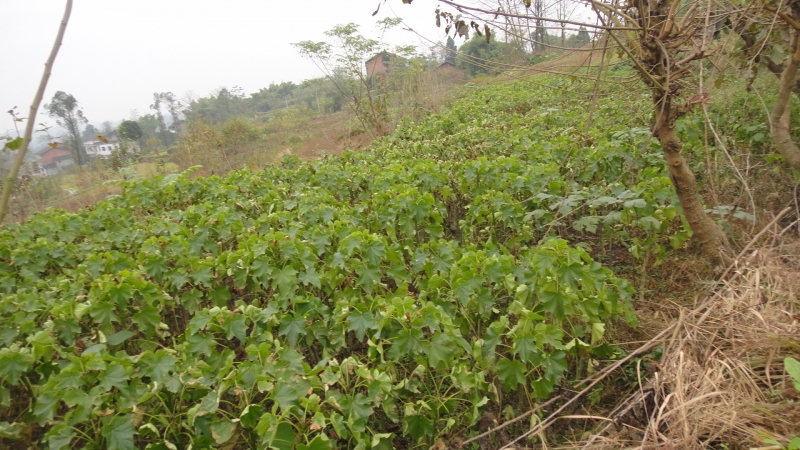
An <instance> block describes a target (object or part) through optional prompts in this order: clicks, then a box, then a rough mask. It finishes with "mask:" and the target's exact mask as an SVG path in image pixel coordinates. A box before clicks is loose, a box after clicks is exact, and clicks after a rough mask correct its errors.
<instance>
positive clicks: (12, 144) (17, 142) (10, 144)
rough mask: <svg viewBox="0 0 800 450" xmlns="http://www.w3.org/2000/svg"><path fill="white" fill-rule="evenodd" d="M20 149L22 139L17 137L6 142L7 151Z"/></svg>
mask: <svg viewBox="0 0 800 450" xmlns="http://www.w3.org/2000/svg"><path fill="white" fill-rule="evenodd" d="M20 147H22V138H21V137H17V138H14V139H12V140H10V141H7V142H6V148H7V149H9V150H19V148H20Z"/></svg>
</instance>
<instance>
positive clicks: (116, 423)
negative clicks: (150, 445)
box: [103, 416, 136, 450]
mask: <svg viewBox="0 0 800 450" xmlns="http://www.w3.org/2000/svg"><path fill="white" fill-rule="evenodd" d="M134 434H136V429H134V427H133V423H132V422H131V418H130V417H129V416H115V417H114V418H113V419H111V420H110V421H108V423H106V425H104V426H103V437H104V438H105V439H106V447H105V448H107V449H108V450H134V449H135V447H134V445H133V435H134Z"/></svg>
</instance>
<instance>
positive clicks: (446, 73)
mask: <svg viewBox="0 0 800 450" xmlns="http://www.w3.org/2000/svg"><path fill="white" fill-rule="evenodd" d="M435 70H436V73H438V74H440V75H442V76H443V77H445V78H448V79H450V80H451V81H454V82H456V83H460V82H462V81H464V80H466V79H467V74H466V73H464V71H463V70H462V69H459V68H458V67H456V65H455V64H453V63H451V62H447V61H445V62H443V63H442V64H440V65H439V67H437V68H436V69H435Z"/></svg>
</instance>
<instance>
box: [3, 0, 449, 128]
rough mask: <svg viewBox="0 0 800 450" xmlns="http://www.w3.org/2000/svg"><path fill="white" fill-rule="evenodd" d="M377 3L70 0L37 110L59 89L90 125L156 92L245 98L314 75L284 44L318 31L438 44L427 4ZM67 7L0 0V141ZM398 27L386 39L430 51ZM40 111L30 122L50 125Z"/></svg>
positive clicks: (56, 0) (58, 1)
mask: <svg viewBox="0 0 800 450" xmlns="http://www.w3.org/2000/svg"><path fill="white" fill-rule="evenodd" d="M378 2H379V1H378V0H303V1H297V0H294V1H286V0H76V1H75V2H74V6H73V10H72V17H71V19H70V22H69V26H68V27H67V32H66V36H65V39H64V45H63V46H62V47H61V50H60V52H59V54H58V58H57V59H56V63H55V68H54V71H53V75H52V77H51V78H50V82H49V83H48V87H47V92H46V94H45V97H44V101H43V102H42V106H44V104H45V103H48V102H49V101H50V99H51V98H52V97H53V94H54V93H55V92H56V91H65V92H67V93H70V94H72V95H74V96H75V98H76V99H77V100H78V102H79V103H80V104H81V105H82V106H83V110H84V113H85V114H86V117H87V118H88V119H89V121H90V122H91V123H93V124H95V125H98V126H99V125H100V124H101V123H102V122H103V121H105V120H110V121H113V122H118V121H120V120H122V119H126V118H129V117H130V115H131V111H132V110H134V109H135V110H137V111H138V113H139V114H140V115H143V114H147V113H149V112H151V111H150V110H149V109H148V106H149V105H150V104H151V103H152V102H151V100H152V97H153V93H154V92H165V91H171V92H173V93H175V94H176V95H177V96H178V97H179V98H182V97H184V95H185V94H186V93H187V92H188V91H192V92H194V93H195V95H197V96H206V95H208V94H209V93H210V92H211V91H213V90H215V89H217V88H219V87H222V86H226V87H228V88H230V87H233V86H234V85H238V86H241V87H242V88H243V89H244V91H245V92H246V93H248V94H249V93H252V92H256V91H258V89H260V88H262V87H267V86H269V84H270V83H271V82H281V81H294V82H299V81H302V80H304V79H308V78H315V77H319V76H321V73H320V72H319V71H318V69H317V68H316V67H315V66H314V64H313V63H311V62H310V61H308V60H306V59H304V58H302V57H301V56H300V55H299V54H298V52H297V50H296V49H295V48H294V47H292V46H291V43H293V42H299V41H302V40H314V41H320V40H324V38H325V36H324V35H323V32H324V31H325V30H328V29H330V28H332V27H333V26H335V25H337V24H344V23H348V22H355V23H357V24H360V25H361V28H360V29H361V32H362V33H363V34H365V35H367V36H371V37H374V38H379V37H380V36H379V35H378V30H377V28H376V27H375V21H376V20H378V19H381V18H384V17H387V16H391V17H395V15H396V16H399V17H402V18H403V19H404V21H405V23H406V24H407V25H408V26H410V27H411V28H413V29H414V30H415V31H416V32H418V33H419V34H421V35H423V36H425V37H426V38H429V39H431V40H432V41H439V40H445V39H446V37H445V36H444V34H443V31H440V30H439V29H438V28H436V26H435V24H434V10H435V9H436V3H437V2H435V1H434V0H417V1H415V2H414V4H413V5H404V4H402V2H401V1H400V0H389V1H388V2H387V3H386V4H382V5H381V10H380V13H379V14H378V15H377V16H375V17H372V12H373V11H374V10H375V8H376V7H377V5H378ZM64 5H65V1H64V0H0V33H2V36H3V38H2V40H1V41H0V61H2V66H3V69H2V71H0V111H1V112H2V116H0V135H5V134H6V131H7V129H10V128H11V127H12V126H13V124H12V122H11V120H10V118H9V117H8V115H6V114H5V111H7V110H8V109H10V108H11V107H13V106H17V107H18V111H20V113H21V114H22V115H23V116H24V117H27V115H28V110H29V107H30V104H31V102H32V100H33V96H34V94H35V93H36V88H37V87H38V84H39V80H40V78H41V76H42V71H43V69H44V62H45V61H46V59H47V56H48V55H49V53H50V49H51V47H52V44H53V40H54V38H55V35H56V32H57V29H58V24H59V21H60V20H61V16H62V14H63V11H64ZM400 28H401V27H398V28H396V29H395V30H393V31H392V32H390V33H388V34H387V35H386V36H385V38H384V40H385V41H387V42H389V43H391V44H393V45H400V44H402V45H407V44H417V45H426V46H427V45H428V44H427V42H425V41H423V40H422V39H420V38H419V37H418V36H417V35H415V34H414V33H411V32H408V31H402V30H401V29H400ZM42 111H43V108H40V109H39V117H37V123H38V122H42V121H46V122H49V123H50V124H53V123H54V121H53V120H52V119H49V118H48V117H47V116H46V113H45V114H42Z"/></svg>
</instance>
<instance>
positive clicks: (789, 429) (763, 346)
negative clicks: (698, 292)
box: [579, 249, 800, 449]
mask: <svg viewBox="0 0 800 450" xmlns="http://www.w3.org/2000/svg"><path fill="white" fill-rule="evenodd" d="M778 253H779V252H778V251H777V250H767V249H760V250H757V251H753V252H751V253H750V254H749V255H748V257H747V258H746V259H745V262H743V263H741V264H740V265H739V267H738V268H736V269H734V270H733V271H732V272H731V274H730V276H729V277H728V279H727V280H726V281H723V282H722V284H721V286H720V287H719V289H717V290H716V291H715V292H714V293H713V294H711V295H710V296H709V297H707V298H706V300H705V301H704V302H703V303H702V304H701V305H700V306H698V307H697V308H694V309H689V308H687V309H684V310H683V311H682V312H681V314H680V318H679V319H678V321H677V322H676V323H675V325H674V326H672V327H671V334H670V335H669V336H667V338H666V339H665V343H664V353H663V354H664V357H663V359H662V361H661V362H660V364H659V365H658V370H657V372H656V374H655V376H654V377H653V378H652V379H651V380H650V381H649V382H648V381H647V380H642V385H641V387H640V390H639V391H638V392H637V393H635V394H634V395H633V396H631V397H629V398H628V399H626V400H625V401H623V402H622V403H621V404H620V405H619V406H618V408H617V410H616V412H615V413H614V414H613V415H612V417H610V419H611V420H613V421H614V424H615V425H616V429H615V427H614V426H613V425H612V424H609V425H608V426H606V428H605V429H604V430H603V433H600V434H598V435H596V436H594V437H593V438H592V439H589V440H588V442H583V443H581V444H582V445H579V447H582V448H590V449H600V448H645V449H647V448H659V449H667V448H673V449H702V448H729V449H737V448H776V449H777V448H780V447H778V446H773V447H770V446H767V445H766V444H765V440H766V439H773V440H776V441H778V442H781V443H784V444H785V443H787V442H788V441H789V440H790V439H791V438H792V437H796V436H800V393H798V392H797V391H796V390H795V389H794V387H793V386H792V384H791V380H790V377H789V375H788V374H787V373H786V372H785V370H784V367H783V360H784V358H785V357H794V358H798V355H800V324H799V323H798V322H799V321H800V304H798V300H797V293H798V291H799V290H800V270H799V269H798V266H797V264H796V261H793V259H794V258H793V257H792V255H791V254H784V255H780V254H778ZM794 256H797V255H794ZM609 432H610V433H609Z"/></svg>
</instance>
